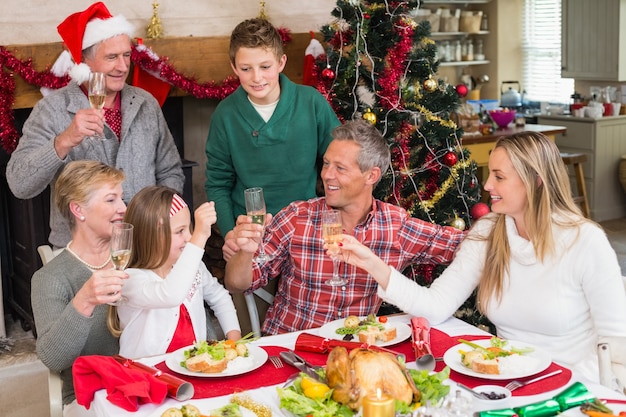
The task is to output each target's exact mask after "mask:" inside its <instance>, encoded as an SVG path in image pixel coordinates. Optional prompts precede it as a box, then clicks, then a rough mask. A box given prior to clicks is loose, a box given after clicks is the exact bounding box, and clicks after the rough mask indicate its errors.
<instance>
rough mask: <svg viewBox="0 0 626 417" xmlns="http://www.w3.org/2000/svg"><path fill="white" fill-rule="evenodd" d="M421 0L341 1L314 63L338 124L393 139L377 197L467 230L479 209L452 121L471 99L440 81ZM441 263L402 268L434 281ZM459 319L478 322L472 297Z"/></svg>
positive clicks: (471, 167)
mask: <svg viewBox="0 0 626 417" xmlns="http://www.w3.org/2000/svg"><path fill="white" fill-rule="evenodd" d="M420 3H421V1H389V0H379V1H359V0H349V1H345V0H339V1H337V6H336V7H335V9H334V10H333V11H332V16H333V17H334V18H335V19H334V20H333V21H332V22H331V23H330V24H328V25H325V26H323V27H322V29H321V32H322V34H323V36H324V41H325V42H326V45H327V46H326V53H325V54H324V55H321V56H319V57H318V59H317V60H316V69H315V71H316V73H317V77H316V79H317V84H316V88H317V89H318V90H319V91H320V92H321V93H322V94H324V95H325V96H326V98H327V99H328V101H329V102H330V104H331V105H332V107H333V108H334V110H335V112H336V113H337V115H338V117H339V118H340V119H341V120H342V121H345V120H351V119H356V118H364V119H366V120H368V121H370V122H371V123H373V124H375V126H376V127H377V128H378V129H379V130H380V131H381V132H382V133H383V135H384V137H385V138H386V139H387V140H388V141H389V145H390V149H391V155H392V163H391V169H390V170H389V171H388V172H387V173H386V174H385V176H384V177H383V179H382V181H381V182H380V184H379V185H378V187H377V189H376V191H375V196H376V197H377V198H379V199H381V200H384V201H387V202H390V203H392V204H397V205H400V206H402V207H404V208H405V209H406V210H407V211H408V212H409V214H410V215H411V216H413V217H417V218H420V219H422V220H425V221H428V222H432V223H437V224H442V225H451V226H454V227H456V228H459V229H465V228H466V227H469V226H470V224H471V220H472V218H471V209H472V207H473V206H474V205H476V204H477V203H479V201H480V197H481V191H480V184H479V181H478V179H477V177H476V170H477V166H476V163H475V162H474V161H473V160H472V159H471V157H470V155H469V152H468V151H467V150H466V149H465V148H463V147H462V146H461V137H462V134H463V132H462V130H461V129H460V127H459V126H457V124H456V123H455V122H454V121H453V120H451V118H452V116H453V115H454V114H455V110H456V109H457V108H458V107H459V105H460V101H461V97H462V96H464V95H465V94H466V93H467V88H466V87H465V86H464V85H458V86H456V87H455V86H452V85H450V84H448V83H446V82H445V81H443V80H441V79H437V70H438V60H437V58H436V54H437V50H436V45H435V42H434V41H433V40H432V39H431V38H430V34H431V33H430V23H429V22H428V21H423V22H420V23H419V24H417V23H415V21H414V20H413V19H412V12H413V13H414V12H415V10H416V9H417V8H418V7H419V4H420ZM443 269H445V267H443V266H435V265H416V266H414V267H412V268H411V269H410V270H409V271H404V272H405V274H406V275H408V276H411V277H412V278H413V279H415V280H416V281H417V282H419V283H420V284H421V285H430V284H431V283H432V281H433V280H434V279H436V277H437V276H439V275H440V273H441V272H442V270H443ZM457 316H459V317H460V318H462V319H464V320H466V321H469V322H471V323H472V324H480V323H481V322H482V321H483V319H482V317H481V316H480V314H479V313H478V312H477V310H476V309H475V307H474V300H473V298H472V299H470V300H468V302H466V304H465V305H464V307H462V308H461V309H459V311H458V312H457Z"/></svg>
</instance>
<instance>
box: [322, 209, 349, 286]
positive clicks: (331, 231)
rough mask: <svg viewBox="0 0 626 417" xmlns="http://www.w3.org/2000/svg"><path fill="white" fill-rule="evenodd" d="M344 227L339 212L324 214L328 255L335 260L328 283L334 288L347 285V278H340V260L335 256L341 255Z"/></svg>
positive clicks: (324, 230) (328, 211)
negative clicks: (340, 245) (340, 243)
mask: <svg viewBox="0 0 626 417" xmlns="http://www.w3.org/2000/svg"><path fill="white" fill-rule="evenodd" d="M342 233H343V226H342V225H341V214H340V213H339V210H325V211H324V212H322V238H323V239H324V243H325V244H326V245H327V246H328V253H329V254H330V255H331V258H332V260H333V277H332V278H331V279H329V280H328V281H326V284H328V285H332V286H339V285H346V284H347V283H348V279H347V278H341V277H340V276H339V259H338V258H337V257H336V256H334V255H337V254H339V242H341V240H342V238H343V237H342V236H341V235H342Z"/></svg>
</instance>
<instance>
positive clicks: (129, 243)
mask: <svg viewBox="0 0 626 417" xmlns="http://www.w3.org/2000/svg"><path fill="white" fill-rule="evenodd" d="M110 245H111V262H113V266H114V267H115V269H116V270H118V271H123V270H124V269H126V266H128V262H129V261H130V254H131V251H132V247H133V225H132V224H130V223H123V222H121V223H113V229H112V231H111V243H110ZM123 301H124V297H121V298H120V299H119V300H118V301H117V302H115V303H110V304H111V305H119V304H120V303H121V302H123Z"/></svg>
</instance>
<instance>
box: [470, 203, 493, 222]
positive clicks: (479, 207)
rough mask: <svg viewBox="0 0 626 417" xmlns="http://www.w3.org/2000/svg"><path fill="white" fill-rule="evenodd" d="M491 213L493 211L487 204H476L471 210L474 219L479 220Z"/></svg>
mask: <svg viewBox="0 0 626 417" xmlns="http://www.w3.org/2000/svg"><path fill="white" fill-rule="evenodd" d="M490 211H491V209H489V206H488V205H487V204H485V203H476V204H474V206H473V207H472V208H471V210H470V215H471V216H472V219H474V220H478V219H480V218H481V217H483V216H484V215H485V214H487V213H489V212H490Z"/></svg>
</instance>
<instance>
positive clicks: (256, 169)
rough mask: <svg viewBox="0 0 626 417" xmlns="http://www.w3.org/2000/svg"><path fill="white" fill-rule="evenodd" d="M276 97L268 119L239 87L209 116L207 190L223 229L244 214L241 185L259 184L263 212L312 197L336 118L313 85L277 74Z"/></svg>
mask: <svg viewBox="0 0 626 417" xmlns="http://www.w3.org/2000/svg"><path fill="white" fill-rule="evenodd" d="M280 87H281V92H280V101H279V102H278V105H277V106H276V109H275V111H274V114H273V115H272V117H271V118H270V120H269V121H268V122H267V123H266V122H265V121H264V120H263V119H262V118H261V116H260V115H259V114H258V112H257V111H256V110H255V109H254V107H253V106H252V104H251V103H250V101H249V99H248V95H247V93H246V92H245V91H244V90H243V88H241V87H239V88H238V89H237V90H236V91H235V92H234V93H233V94H231V95H230V96H229V97H227V98H226V99H224V100H223V101H222V102H221V103H220V104H219V105H218V106H217V109H216V110H215V112H214V113H213V116H212V118H211V126H210V129H209V136H208V139H207V144H206V154H207V166H206V177H207V179H206V192H207V198H208V200H209V201H215V208H216V210H217V224H218V226H219V228H220V230H221V232H222V234H226V233H227V232H228V231H230V230H231V229H232V228H233V227H234V226H235V220H236V218H237V216H238V215H240V214H245V213H246V207H245V202H244V198H243V190H245V189H246V188H249V187H263V192H264V195H265V201H266V204H267V212H268V213H272V214H275V213H277V212H278V211H279V210H280V209H282V208H283V207H285V206H287V205H288V204H289V203H291V202H292V201H296V200H307V199H309V198H312V197H315V186H316V179H317V168H318V167H317V160H318V159H317V158H321V157H322V156H323V155H324V152H326V148H327V147H328V144H329V143H330V140H331V136H330V133H331V131H332V130H333V129H334V128H335V127H336V126H338V125H339V120H338V119H337V116H336V115H335V113H334V112H333V110H332V108H331V107H330V105H329V104H328V102H327V101H326V99H325V98H324V97H323V96H322V95H321V94H320V93H319V92H318V91H317V90H316V89H314V88H313V87H308V86H303V85H297V84H295V83H293V82H292V81H290V80H289V79H288V78H287V77H286V76H285V75H283V74H281V75H280Z"/></svg>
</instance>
